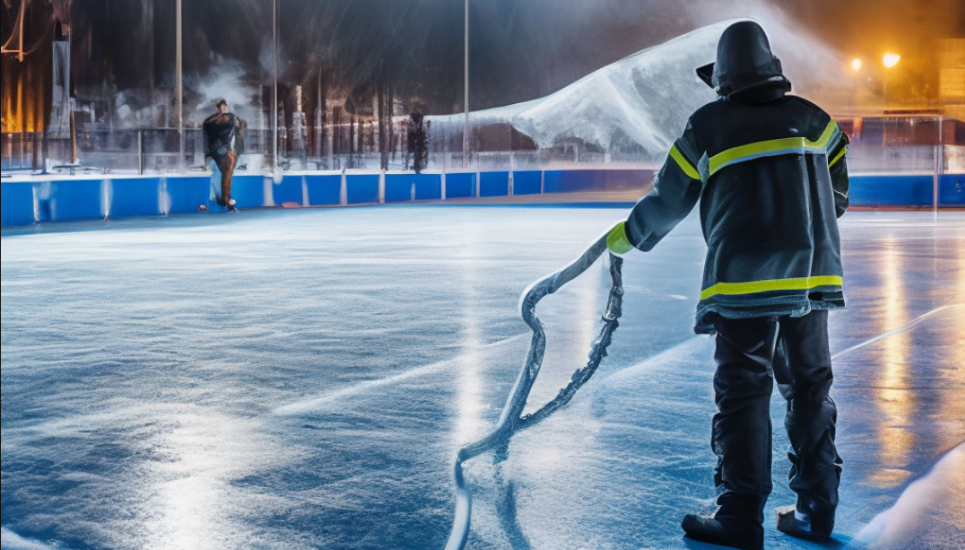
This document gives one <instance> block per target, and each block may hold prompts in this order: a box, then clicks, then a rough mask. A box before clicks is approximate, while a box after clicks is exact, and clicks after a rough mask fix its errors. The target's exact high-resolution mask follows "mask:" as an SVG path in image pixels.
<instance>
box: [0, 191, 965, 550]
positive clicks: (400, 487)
mask: <svg viewBox="0 0 965 550" xmlns="http://www.w3.org/2000/svg"><path fill="white" fill-rule="evenodd" d="M625 214H626V212H625V211H623V210H613V209H581V208H458V207H381V208H357V209H336V210H316V211H297V212H291V211H289V212H246V213H243V214H241V215H237V216H209V217H199V216H191V217H183V218H169V219H141V220H132V221H123V222H111V223H110V224H106V225H105V224H99V223H98V224H78V225H60V226H56V227H50V226H46V227H41V228H34V229H29V230H18V231H4V232H3V236H2V249H0V252H2V260H0V267H2V277H0V292H2V300H0V324H2V330H0V347H2V357H3V361H2V369H0V375H2V385H0V387H2V432H3V439H2V508H3V519H2V528H3V533H2V539H0V540H2V547H3V548H4V549H7V548H10V549H11V550H15V549H22V548H29V549H34V548H42V549H46V548H54V549H72V550H82V549H98V550H100V549H119V550H120V549H153V548H164V549H191V550H207V549H212V550H215V549H217V550H222V549H224V550H232V549H238V548H254V549H303V548H304V549H307V548H326V549H336V550H337V549H369V548H371V549H376V548H379V549H383V548H393V549H399V550H405V549H413V550H414V549H431V548H441V547H442V546H443V544H444V542H445V539H446V537H447V536H448V529H449V527H450V521H451V517H452V511H453V503H454V499H453V494H452V483H451V480H450V473H451V464H452V460H453V459H454V453H455V452H456V450H457V449H458V448H459V447H460V446H461V445H462V444H465V443H467V442H469V441H472V440H473V439H475V438H477V437H478V436H480V435H481V434H483V433H484V432H486V430H487V429H488V428H489V427H490V426H491V425H492V423H493V422H494V421H495V420H496V418H497V416H498V414H499V411H500V408H501V406H502V404H503V402H504V400H505V397H506V393H507V392H508V390H509V387H510V386H511V384H512V382H513V380H514V378H515V376H516V371H517V369H518V368H519V366H520V365H521V364H522V361H523V358H524V354H525V351H526V348H527V345H528V336H527V330H526V328H525V326H524V325H523V323H522V322H521V321H520V320H519V319H518V318H517V308H516V302H517V299H518V295H519V293H520V292H521V291H522V290H523V289H524V288H525V287H526V286H527V285H528V284H529V283H530V282H531V281H532V280H534V279H536V278H537V277H539V276H541V275H543V274H545V273H548V272H550V271H553V270H555V269H556V268H558V267H560V266H561V265H563V264H564V263H565V262H567V261H568V260H570V259H571V258H572V257H575V256H576V255H577V254H578V253H579V252H581V251H582V249H583V247H584V246H585V245H586V244H587V243H588V242H589V241H590V240H591V239H593V238H594V237H596V236H597V235H598V234H599V233H600V232H601V231H602V230H603V229H604V228H605V227H606V226H607V225H608V224H609V223H611V222H612V221H614V220H616V219H618V218H620V217H622V216H625ZM963 229H965V216H963V215H962V214H947V215H943V221H942V223H941V224H940V225H937V226H936V225H934V224H933V223H932V218H931V214H918V213H901V214H896V213H881V214H874V213H852V214H849V215H848V216H847V217H846V218H845V219H844V221H843V227H842V233H843V238H844V249H845V262H846V270H847V272H846V281H847V293H848V298H849V303H850V308H849V309H848V310H846V311H841V312H836V313H834V314H833V315H832V324H833V331H832V333H833V337H832V349H833V350H834V351H836V352H839V353H840V352H845V353H843V354H842V355H841V356H840V357H839V358H838V359H837V363H836V374H837V376H836V385H835V388H834V390H833V396H834V398H835V399H836V401H837V402H838V405H839V409H840V424H839V426H840V427H839V436H838V439H839V445H840V450H841V454H842V455H843V457H844V459H845V474H844V480H843V487H842V506H841V510H840V514H839V523H838V525H839V527H838V532H839V537H838V542H837V543H835V544H832V545H830V547H839V548H842V547H853V548H858V547H863V545H867V544H870V545H871V546H872V547H874V548H882V549H892V548H894V549H897V548H903V549H904V548H912V549H914V548H921V549H929V550H934V549H938V550H941V549H952V548H958V547H959V546H958V542H960V541H961V540H962V539H963V536H965V532H963V526H965V500H963V496H962V495H963V494H965V492H963V491H962V486H963V485H965V481H963V479H965V478H963V476H965V474H963V473H962V472H963V468H962V467H961V462H962V453H963V452H965V449H963V448H962V447H961V445H962V443H963V441H965V422H963V421H962V418H965V401H963V399H962V395H963V392H965V355H963V354H965V351H963V350H965V330H963V327H965V306H962V305H960V304H965V231H963ZM703 248H704V247H703V244H702V240H701V237H700V231H699V224H698V223H697V221H696V220H695V219H694V218H691V219H690V220H688V221H687V222H685V223H684V224H682V225H681V227H680V228H678V230H677V231H676V232H675V233H674V234H672V235H671V236H670V237H668V239H667V240H666V241H665V242H664V243H662V244H661V245H660V246H659V247H658V248H657V249H656V250H655V251H654V252H652V253H649V254H635V255H633V256H631V257H630V258H629V259H628V261H627V263H626V266H625V270H624V272H625V283H626V290H627V298H626V302H625V315H624V320H623V321H622V324H621V327H620V329H619V330H618V331H617V332H616V335H615V339H614V343H613V345H612V347H611V354H610V357H608V358H607V359H606V360H605V361H604V363H603V366H602V367H601V370H600V372H599V373H598V375H597V378H596V379H594V380H593V381H591V382H590V383H589V384H588V386H587V387H586V388H585V389H584V390H583V391H582V392H581V393H580V394H578V395H577V397H576V399H575V400H574V402H573V403H572V404H571V406H570V407H568V408H567V409H565V410H563V411H561V412H560V413H559V414H558V415H557V416H555V417H553V418H551V419H550V420H548V421H547V422H545V423H544V424H542V425H540V426H539V427H538V428H536V429H534V430H530V431H528V432H525V433H522V434H520V435H519V436H518V437H517V438H516V439H514V441H513V443H512V446H511V448H510V455H509V460H508V461H507V462H505V463H503V464H502V465H500V466H498V467H497V466H494V465H493V462H492V460H491V458H490V457H486V456H483V457H480V458H477V459H475V460H473V461H471V462H469V463H468V465H467V472H468V477H469V480H470V482H471V483H472V485H473V488H474V493H475V496H476V507H475V514H474V518H473V532H472V535H471V542H470V544H471V548H474V549H490V548H491V549H496V548H500V549H504V548H508V547H513V548H520V549H526V548H531V549H534V550H537V549H552V550H568V549H572V550H577V549H581V548H586V549H599V550H605V549H628V550H640V549H649V548H654V549H657V548H659V549H674V548H686V547H689V548H704V546H702V545H698V544H695V543H685V541H684V540H683V539H682V537H681V536H680V535H681V533H680V532H679V527H678V525H679V520H680V518H681V517H682V515H683V514H684V513H687V512H692V511H701V510H709V509H710V506H711V502H712V499H713V496H714V489H713V487H712V484H711V479H712V467H713V464H714V458H713V456H712V454H711V452H710V447H709V442H708V439H709V431H710V416H711V414H712V412H713V401H712V387H711V376H712V367H711V349H712V341H711V340H710V339H709V338H705V337H695V336H693V334H692V332H691V322H692V315H693V306H694V304H695V302H696V300H697V294H698V291H699V285H700V273H701V271H700V267H701V264H702V260H703ZM606 285H607V280H606V274H605V272H604V270H603V267H602V266H601V267H600V269H599V270H591V271H590V272H588V274H587V275H586V276H585V277H584V278H583V279H582V280H580V281H579V282H578V283H577V284H575V285H574V287H573V288H571V289H568V290H566V291H564V292H562V293H560V294H559V295H556V296H553V297H551V298H548V299H547V300H545V301H544V303H543V304H541V311H540V316H541V318H542V319H543V320H544V321H545V324H546V328H547V334H548V336H549V348H548V351H547V357H546V361H545V366H544V370H543V374H541V378H540V380H539V381H538V382H537V385H536V388H535V389H534V393H533V398H532V403H531V404H532V406H533V407H535V406H537V405H538V404H539V403H540V402H542V401H544V400H548V399H550V398H551V397H552V396H553V395H554V394H555V393H556V391H557V390H558V388H559V387H561V386H562V385H563V384H564V383H565V382H566V380H567V379H568V377H569V375H570V374H571V372H572V370H574V369H575V368H577V367H578V366H580V365H581V364H582V363H583V362H584V358H585V352H586V351H587V350H588V347H589V343H590V340H591V339H592V337H593V336H594V334H595V332H596V329H597V321H596V320H597V318H598V315H599V313H600V311H601V310H602V306H603V304H602V300H603V299H604V297H605V287H606ZM956 304H959V305H956ZM945 306H952V307H945ZM943 307H945V309H940V308H943ZM923 316H924V317H923ZM916 321H917V322H916ZM909 326H910V328H908V330H905V331H902V332H895V333H893V334H891V335H889V336H887V337H885V338H881V339H879V340H875V341H871V342H869V341H870V340H872V339H874V338H875V337H877V336H879V335H882V334H886V333H889V332H891V331H894V330H896V329H901V328H904V327H909ZM856 346H857V347H856ZM852 348H854V349H852ZM847 350H850V351H847ZM782 407H783V404H782V403H781V402H780V397H779V396H775V401H774V404H773V407H772V411H773V416H774V419H775V422H774V426H775V431H776V433H775V468H774V479H775V493H774V496H773V498H772V500H771V505H772V506H774V505H784V504H787V503H789V502H791V499H792V497H791V494H790V493H789V491H788V490H787V488H786V482H785V477H786V476H785V471H786V464H785V463H784V460H783V458H782V456H783V450H784V445H785V440H784V435H783V428H782V426H783V422H782V420H781V413H782ZM956 449H957V450H956ZM916 480H917V481H916ZM899 518H900V524H899V523H896V522H897V521H899ZM896 525H899V526H900V528H897V527H895V526H896ZM768 529H769V530H768V547H769V548H774V549H790V548H814V547H816V546H814V545H811V544H808V543H803V542H800V541H794V540H790V539H788V538H786V537H783V536H781V535H779V534H778V533H776V532H775V531H774V530H773V529H772V528H771V526H770V525H768ZM852 538H855V539H856V541H857V540H860V541H862V542H861V543H860V544H859V543H858V542H856V541H855V542H850V543H849V542H848V541H850V540H851V539H852Z"/></svg>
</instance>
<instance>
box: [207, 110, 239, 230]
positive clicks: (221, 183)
mask: <svg viewBox="0 0 965 550" xmlns="http://www.w3.org/2000/svg"><path fill="white" fill-rule="evenodd" d="M217 108H218V112H217V113H215V114H213V115H211V116H210V117H208V118H207V119H206V120H205V121H204V125H203V130H204V132H203V133H204V156H205V164H207V165H208V167H209V168H210V169H211V196H210V200H211V202H212V203H214V204H216V205H218V206H219V207H222V208H226V209H227V210H228V211H229V212H233V211H234V210H235V204H236V201H235V200H234V199H233V198H231V177H232V175H234V171H235V168H236V167H237V165H238V156H239V155H241V154H242V153H244V150H245V129H246V128H247V123H246V122H245V121H244V120H243V119H241V118H239V117H237V116H235V115H234V114H232V113H231V109H230V108H229V107H228V102H227V101H225V100H223V99H222V100H220V101H218V103H217ZM200 209H201V210H202V211H208V210H210V206H208V205H201V208H200Z"/></svg>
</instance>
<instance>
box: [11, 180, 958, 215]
mask: <svg viewBox="0 0 965 550" xmlns="http://www.w3.org/2000/svg"><path fill="white" fill-rule="evenodd" d="M652 179H653V171H651V170H546V171H539V170H530V171H516V172H463V173H448V174H421V175H416V174H400V173H388V174H378V173H377V174H330V173H329V174H326V173H316V174H287V175H285V176H284V178H283V179H282V180H281V181H279V182H275V181H274V180H273V179H271V178H268V177H264V176H257V175H237V176H235V178H234V180H233V188H232V194H233V196H234V198H235V199H236V200H237V202H238V206H239V208H242V209H246V208H271V207H326V206H329V207H337V206H353V205H371V204H398V203H411V202H418V201H451V200H458V201H459V202H460V203H466V202H475V201H477V200H478V201H480V202H483V201H486V200H487V199H492V198H497V197H515V200H514V202H516V203H525V202H527V200H531V199H534V198H535V197H537V196H539V195H546V194H552V195H553V196H558V195H559V194H567V193H602V192H608V191H623V192H627V191H635V190H639V191H640V193H641V194H642V193H643V191H644V190H645V189H646V187H647V186H648V185H649V183H650V182H651V181H652ZM936 184H937V185H936ZM936 187H937V193H938V201H937V202H938V204H939V205H940V207H941V208H965V175H961V174H958V175H945V176H941V177H939V178H937V180H936V177H935V176H932V175H854V176H852V178H851V204H852V206H855V207H859V208H921V209H928V208H931V207H932V206H933V205H934V204H935V193H936ZM209 188H210V178H209V177H208V176H207V175H203V174H201V175H196V176H194V175H187V176H167V177H138V176H132V177H124V176H107V177H84V176H75V177H52V178H47V179H45V178H40V177H36V176H35V177H30V178H24V179H19V180H17V179H4V180H2V182H0V191H2V196H0V210H2V216H0V225H2V226H3V227H10V226H21V225H30V224H33V223H42V222H65V221H79V220H97V219H123V218H131V217H139V216H167V215H171V214H190V213H195V212H198V207H199V206H200V205H202V204H207V203H208V195H209ZM539 202H541V203H543V204H545V203H547V202H552V200H549V201H548V200H547V197H543V198H541V199H540V200H539Z"/></svg>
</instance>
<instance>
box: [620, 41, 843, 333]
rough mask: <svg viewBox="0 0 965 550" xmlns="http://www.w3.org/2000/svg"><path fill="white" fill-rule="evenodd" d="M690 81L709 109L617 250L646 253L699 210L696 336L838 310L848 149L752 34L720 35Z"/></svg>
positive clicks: (676, 150) (696, 118)
mask: <svg viewBox="0 0 965 550" xmlns="http://www.w3.org/2000/svg"><path fill="white" fill-rule="evenodd" d="M698 75H699V76H700V77H701V78H702V79H704V80H705V82H707V83H708V84H709V85H711V86H713V87H714V88H715V89H716V90H717V91H718V94H719V95H720V98H719V99H718V100H717V101H714V102H713V103H710V104H708V105H705V106H704V107H702V108H700V109H698V110H697V112H696V113H694V114H693V115H692V116H691V117H690V120H689V121H688V123H687V128H686V129H685V130H684V134H683V136H682V137H681V138H680V139H678V140H677V141H676V143H674V146H673V147H672V148H671V150H670V155H669V157H670V158H669V159H668V161H667V163H666V164H665V165H664V167H663V169H661V171H660V173H659V174H658V176H657V179H656V181H655V182H654V190H653V191H652V192H651V193H650V194H648V195H647V196H646V197H644V198H643V199H641V201H640V203H639V204H638V205H637V207H636V208H634V211H633V213H632V214H631V216H630V219H629V220H628V223H627V224H626V233H627V238H628V241H629V242H630V243H631V244H633V245H634V246H636V247H637V248H640V249H642V250H649V249H651V248H653V246H654V245H656V243H657V242H659V241H660V240H661V239H662V238H663V237H664V236H665V235H666V234H667V233H669V232H670V231H671V230H672V229H673V228H674V226H676V225H677V223H679V222H680V221H681V220H682V219H683V218H684V217H686V216H687V214H688V213H689V212H690V211H691V210H692V209H693V208H694V206H695V205H696V204H697V203H698V202H700V212H701V222H702V223H703V230H704V237H705V239H706V241H707V246H708V251H707V259H706V263H705V265H704V279H703V287H702V289H701V296H700V304H699V305H698V311H697V327H696V328H697V331H698V332H711V331H713V320H714V317H715V316H717V315H721V316H724V317H727V318H731V319H742V318H752V317H766V316H784V315H792V316H803V315H806V314H807V313H809V312H810V311H811V310H812V309H819V310H824V309H834V308H838V307H843V306H844V291H843V284H842V269H841V252H840V242H839V237H838V227H837V218H838V217H839V216H841V215H842V214H843V213H844V211H845V210H846V209H847V207H848V198H847V197H848V173H847V164H846V161H845V159H844V154H845V152H846V150H847V146H848V138H847V136H846V135H845V134H843V133H842V132H841V131H840V130H839V129H838V126H837V124H835V122H834V121H833V120H832V119H831V116H830V115H828V114H827V113H825V112H824V111H823V110H822V109H821V108H819V107H817V106H816V105H814V104H813V103H811V102H809V101H807V100H805V99H802V98H800V97H796V96H791V95H788V94H787V92H788V91H789V90H790V83H789V82H788V81H787V79H786V78H785V77H784V74H783V72H782V69H781V64H780V61H779V60H778V59H777V58H776V57H774V56H773V55H772V54H771V52H770V45H769V44H768V43H767V37H766V35H764V32H763V30H762V29H760V27H759V26H757V25H756V24H754V23H751V22H748V23H738V24H735V25H734V26H732V27H731V28H730V29H728V32H727V33H725V35H724V37H722V38H721V44H720V46H719V49H718V61H717V63H715V64H712V65H708V66H705V67H702V68H701V69H699V70H698Z"/></svg>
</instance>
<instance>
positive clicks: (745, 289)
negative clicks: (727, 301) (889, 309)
mask: <svg viewBox="0 0 965 550" xmlns="http://www.w3.org/2000/svg"><path fill="white" fill-rule="evenodd" d="M822 286H837V287H841V286H844V281H843V280H842V279H841V277H838V276H834V275H825V276H818V277H802V278H797V279H775V280H771V281H752V282H748V283H717V284H716V285H714V286H712V287H710V288H707V289H705V290H704V291H703V292H701V293H700V301H704V300H706V299H708V298H712V297H714V296H720V295H723V296H737V295H741V294H757V293H760V292H774V291H778V290H813V289H815V288H819V287H822Z"/></svg>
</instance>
